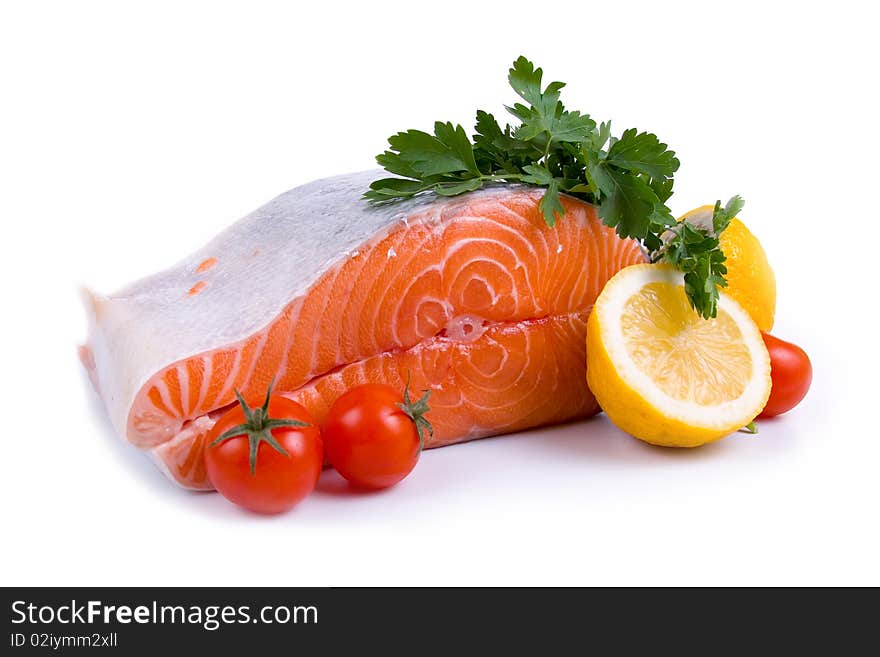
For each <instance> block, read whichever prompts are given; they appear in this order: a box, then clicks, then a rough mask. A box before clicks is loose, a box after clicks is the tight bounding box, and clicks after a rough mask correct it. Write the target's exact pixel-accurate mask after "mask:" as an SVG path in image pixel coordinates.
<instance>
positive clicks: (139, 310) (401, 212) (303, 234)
mask: <svg viewBox="0 0 880 657" xmlns="http://www.w3.org/2000/svg"><path fill="white" fill-rule="evenodd" d="M383 175H386V174H385V173H384V172H382V171H378V170H372V171H364V172H359V173H353V174H347V175H341V176H336V177H332V178H326V179H322V180H317V181H314V182H311V183H308V184H306V185H302V186H301V187H296V188H294V189H292V190H290V191H288V192H285V193H284V194H281V195H280V196H278V197H277V198H275V199H274V200H272V201H270V202H269V203H267V204H266V205H264V206H263V207H261V208H259V209H258V210H256V211H254V212H252V213H251V214H249V215H247V216H246V217H244V218H243V219H240V220H239V221H238V222H236V223H235V224H233V225H232V226H230V227H229V228H227V229H226V230H225V231H223V232H222V233H220V234H219V235H218V236H217V237H215V238H214V239H213V240H211V241H210V242H209V243H208V244H207V245H205V246H204V247H203V248H202V249H199V250H198V251H196V252H195V253H193V254H192V255H190V256H189V257H187V258H184V259H183V260H182V261H181V262H179V263H178V264H176V265H174V266H173V267H171V268H169V269H167V270H165V271H163V272H160V273H158V274H155V275H153V276H149V277H147V278H144V279H142V280H140V281H138V282H136V283H133V284H131V285H129V286H128V287H126V288H124V289H122V290H120V291H119V292H117V293H115V294H112V295H109V296H99V295H96V294H93V293H87V294H86V295H85V296H86V306H87V312H88V315H89V318H90V331H89V339H88V347H87V348H86V349H85V350H84V351H83V352H82V353H83V354H85V355H84V358H83V359H84V362H85V361H88V363H87V367H88V368H89V370H90V375H91V377H92V380H93V381H94V382H95V385H96V388H97V389H98V391H99V393H100V395H101V396H102V398H103V400H104V403H105V405H106V407H107V412H108V414H109V416H110V419H111V422H112V424H113V426H114V428H115V430H116V432H117V433H118V434H119V435H120V436H124V437H127V438H129V439H131V438H132V436H127V435H126V434H127V421H128V416H129V411H130V409H131V406H132V404H133V403H134V400H135V396H136V395H137V393H138V391H139V390H140V389H141V387H142V386H143V385H144V384H145V383H146V382H147V381H148V380H149V378H150V377H151V376H153V375H154V374H156V373H157V372H159V371H160V370H162V369H163V368H165V367H167V366H168V365H169V364H171V363H174V362H176V361H179V360H182V359H184V358H187V357H190V356H193V355H194V354H198V353H202V352H206V351H210V350H213V349H217V348H220V347H223V346H225V345H229V344H232V343H235V342H238V341H240V340H243V339H245V338H247V337H248V336H250V335H252V334H254V333H256V332H257V331H259V330H261V329H262V328H264V327H265V326H266V325H267V324H269V323H270V322H271V321H272V320H273V319H274V318H275V317H276V316H277V315H278V314H279V313H280V312H281V311H282V309H283V308H284V307H285V306H286V305H287V304H288V303H290V301H291V300H293V299H295V298H296V297H298V296H300V295H302V294H304V293H305V292H306V291H307V290H308V289H309V287H310V286H311V285H312V284H314V283H315V282H316V281H317V280H318V278H319V277H320V276H321V275H322V274H323V273H324V272H325V271H327V269H328V268H330V267H331V266H333V265H334V263H336V262H338V261H340V260H341V259H343V258H345V257H349V255H350V254H351V253H352V252H353V251H355V250H357V249H358V248H359V247H361V248H362V245H364V244H365V243H366V242H367V241H368V240H371V239H376V238H378V237H381V236H382V235H384V234H386V233H387V230H388V229H390V228H392V227H394V226H395V225H397V224H398V223H399V222H401V221H405V220H406V219H407V217H409V216H410V215H412V214H413V212H414V211H415V210H416V209H418V208H419V207H423V206H427V205H433V206H434V207H435V208H436V210H437V214H438V215H439V213H440V212H441V211H442V208H443V207H444V206H445V205H446V204H447V203H448V202H450V200H449V199H442V198H438V197H436V196H434V195H427V196H424V197H421V198H417V199H412V200H408V201H403V202H398V203H393V204H389V205H384V206H371V205H370V204H368V203H367V202H366V201H365V200H364V199H363V198H362V195H363V193H364V191H366V189H367V188H368V187H369V184H370V182H372V181H373V180H375V179H377V178H378V177H382V176H383ZM510 188H511V186H510V185H507V186H504V187H493V188H487V189H484V190H480V191H478V192H474V193H473V194H478V195H493V194H503V193H505V190H507V191H509V189H510ZM432 209H433V208H432ZM209 258H216V259H217V261H218V262H217V264H216V265H215V266H213V267H211V268H210V269H208V270H207V271H204V272H202V273H199V272H197V271H196V270H197V269H198V268H199V265H200V264H201V263H202V262H204V261H205V260H207V259H209ZM200 282H204V283H205V286H204V288H203V289H202V290H201V291H200V292H199V293H198V294H194V295H190V294H189V291H190V290H191V288H192V287H193V286H194V285H196V284H197V283H200ZM178 429H179V427H177V428H169V434H168V436H167V437H168V438H171V437H172V436H173V435H174V434H175V433H176V431H177V430H178ZM160 442H161V441H160ZM142 446H143V445H142Z"/></svg>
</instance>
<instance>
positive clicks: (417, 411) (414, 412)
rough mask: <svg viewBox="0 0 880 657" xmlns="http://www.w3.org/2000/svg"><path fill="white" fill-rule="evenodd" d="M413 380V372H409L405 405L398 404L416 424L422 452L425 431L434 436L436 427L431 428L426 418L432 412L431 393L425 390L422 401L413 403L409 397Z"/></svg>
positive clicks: (405, 390) (404, 391) (404, 398)
mask: <svg viewBox="0 0 880 657" xmlns="http://www.w3.org/2000/svg"><path fill="white" fill-rule="evenodd" d="M411 380H412V372H408V373H407V377H406V387H405V388H404V389H403V403H402V404H398V406H399V407H400V409H401V410H402V411H403V412H404V413H406V414H407V415H408V416H409V418H410V419H411V420H412V421H413V422H414V423H415V425H416V431H417V432H418V433H419V451H422V449H423V448H424V446H425V431H426V430H427V432H428V435H429V436H431V437H433V436H434V427H433V426H431V423H430V422H429V421H428V418H426V417H425V413H427V412H428V411H430V410H431V407H430V406H428V398H429V397H430V396H431V391H430V390H424V393H425V394H424V395H422V397H421V399H418V400H416V401H413V400H412V399H411V398H410V396H409V384H410V382H411Z"/></svg>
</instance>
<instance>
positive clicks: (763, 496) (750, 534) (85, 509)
mask: <svg viewBox="0 0 880 657" xmlns="http://www.w3.org/2000/svg"><path fill="white" fill-rule="evenodd" d="M297 5H300V3H278V4H271V3H262V2H241V3H238V4H229V3H222V2H205V3H186V2H170V3H164V2H144V3H120V2H76V3H72V2H59V3H55V4H50V3H46V2H7V3H4V4H3V8H2V9H0V119H2V120H0V221H2V233H0V243H2V258H0V267H2V286H3V287H2V291H3V297H2V307H3V321H2V325H0V326H2V328H0V332H2V338H3V339H2V345H3V347H2V349H3V352H2V353H3V359H2V376H0V393H2V400H3V402H2V404H3V407H2V408H3V419H2V423H3V432H2V436H3V437H2V440H3V448H2V452H0V458H2V476H0V486H2V489H0V491H2V496H0V500H2V502H0V503H2V519H0V520H2V527H3V530H2V534H3V539H2V541H0V552H2V558H0V583H2V584H7V585H9V584H28V585H48V584H96V585H97V584H126V585H135V584H154V585H174V584H179V585H196V584H235V585H243V584H258V585H269V584H287V585H299V584H302V585H328V584H334V585H338V584H874V585H877V584H880V559H878V554H880V541H878V502H880V494H878V470H880V432H878V431H877V419H876V418H877V413H878V408H880V403H878V386H877V372H878V365H880V363H878V347H877V340H876V335H877V326H876V322H875V320H876V317H877V312H876V292H875V289H876V264H875V263H876V260H877V255H876V254H877V247H876V245H875V244H874V240H875V239H876V237H875V236H876V234H877V228H876V227H877V222H878V210H877V208H878V202H877V152H878V147H880V144H878V138H877V130H878V128H877V117H878V115H880V112H878V110H880V108H878V103H877V99H876V95H875V93H876V87H877V70H876V66H877V64H878V61H880V53H878V49H877V34H876V27H877V21H876V17H872V16H869V15H868V13H867V10H866V9H864V8H865V7H868V6H870V3H867V2H864V3H862V2H859V3H855V2H852V3H851V2H840V1H837V2H833V3H822V4H814V3H804V2H798V3H791V4H790V5H789V6H787V7H786V6H784V5H783V3H771V2H761V3H756V4H754V5H750V4H749V3H744V2H735V3H730V4H729V7H728V8H726V9H721V8H718V6H717V3H704V2H701V3H694V4H693V5H682V4H675V3H666V2H662V3H661V2H649V3H622V2H612V1H611V0H607V1H606V2H602V3H591V2H584V1H583V0H581V1H578V2H574V3H564V2H551V3H548V2H544V3H536V2H527V3H516V2H505V3H482V2H473V1H470V2H466V3H456V2H452V1H449V0H447V1H445V2H442V3H430V4H428V3H425V5H424V7H425V8H424V9H422V8H420V7H421V3H417V2H406V3H398V4H386V5H383V3H380V2H364V3H358V5H357V7H356V8H353V7H346V6H344V5H341V4H337V3H334V2H327V1H324V2H315V3H302V5H304V6H302V5H301V6H297ZM493 5H494V6H493ZM520 53H522V54H526V55H527V56H529V57H530V58H532V59H533V60H535V61H536V62H537V63H538V64H540V65H541V66H542V67H543V68H544V70H545V71H546V74H547V76H548V77H549V79H560V80H564V81H566V82H568V87H567V88H566V89H565V91H564V95H563V98H564V100H566V103H567V105H569V106H570V107H571V108H579V109H583V110H585V111H588V112H589V113H590V114H591V115H592V116H594V117H595V118H597V119H604V118H612V119H613V121H614V126H615V127H616V129H617V130H618V131H620V130H622V129H623V128H626V127H630V126H635V127H638V128H640V129H648V130H652V131H654V132H656V133H657V134H658V135H660V136H661V138H662V139H664V140H665V141H667V142H668V143H669V144H670V146H672V147H673V148H674V149H675V150H676V151H677V153H678V155H679V157H680V159H681V161H682V166H681V169H680V170H679V172H678V175H677V176H676V194H675V195H674V197H673V198H672V200H671V206H672V209H673V211H674V212H676V213H681V212H683V211H685V210H687V209H689V208H691V207H694V206H696V205H701V204H703V203H711V202H713V201H714V200H715V199H716V198H724V199H726V198H727V197H728V196H730V195H732V194H734V193H739V194H742V195H743V196H744V197H745V198H746V200H747V205H746V209H745V211H744V212H743V213H742V214H741V217H742V219H743V220H744V221H745V222H746V223H747V225H749V226H750V227H751V228H752V230H753V231H754V232H755V233H756V234H757V235H758V236H759V237H760V239H761V241H762V242H763V244H764V246H765V248H766V250H767V252H768V254H769V257H770V259H771V263H772V264H773V265H774V268H775V270H776V276H777V280H778V289H779V302H778V314H777V323H776V328H775V330H774V333H776V334H777V335H778V336H780V337H783V338H787V339H790V340H792V341H795V342H797V343H799V344H801V345H802V346H804V347H805V348H806V349H807V351H808V352H809V353H810V355H811V356H812V359H813V365H814V384H813V389H812V391H811V392H810V395H809V397H808V398H807V400H806V401H805V402H804V403H803V404H802V405H801V406H800V407H799V408H798V409H797V410H796V411H795V412H793V413H791V414H790V415H789V416H786V417H784V418H781V419H778V420H777V421H774V422H762V423H761V433H760V435H759V436H757V437H748V436H744V435H737V436H733V437H731V438H728V439H726V440H724V441H722V442H721V443H718V444H716V445H712V446H708V447H705V448H701V449H698V450H694V451H674V450H662V449H658V448H652V447H648V446H646V445H643V444H641V443H639V442H638V441H636V440H634V439H632V438H630V437H628V436H626V435H624V434H622V433H621V432H619V431H618V430H616V429H615V428H614V427H613V426H611V425H610V424H609V423H608V421H607V420H606V419H605V418H604V417H600V418H596V419H593V420H589V421H585V422H580V423H576V424H573V425H570V426H565V427H562V428H552V429H542V430H537V431H532V432H529V433H526V434H521V435H516V436H507V437H502V438H493V439H489V440H484V441H479V442H476V443H471V444H467V445H462V446H456V447H450V448H446V449H443V450H435V451H431V452H428V453H426V454H424V456H423V458H422V461H421V463H420V464H419V466H418V468H417V469H416V470H415V471H414V473H413V475H412V476H411V477H410V478H409V479H408V480H406V481H405V482H404V483H403V484H401V485H399V486H398V487H396V488H394V489H393V490H389V491H387V492H382V493H376V494H371V495H352V494H350V493H349V492H348V491H347V489H346V488H345V487H344V486H343V485H342V484H341V481H340V480H339V479H338V478H337V477H336V475H334V474H333V473H332V472H326V473H325V474H324V475H323V477H322V480H321V482H320V484H319V490H318V492H316V493H315V494H314V495H312V496H311V497H310V498H309V499H307V500H306V501H305V502H304V503H303V504H302V505H301V506H300V507H299V508H297V509H296V510H294V511H293V512H291V513H289V514H286V515H283V516H280V517H274V518H263V517H255V516H252V515H248V514H246V513H244V512H241V511H239V510H237V509H236V508H234V507H233V506H232V505H230V504H227V503H226V502H225V501H224V500H223V499H221V498H220V497H219V496H218V495H215V494H193V493H188V492H185V491H183V490H179V489H177V488H175V487H173V486H171V485H170V484H169V483H168V482H167V481H166V480H165V479H164V478H163V477H162V475H161V474H160V473H159V472H158V471H155V470H154V469H153V466H152V465H151V464H150V463H149V462H148V461H147V459H146V458H144V457H143V456H142V455H141V454H139V453H138V452H137V451H136V450H135V449H134V448H131V447H129V446H127V445H126V444H124V443H123V442H122V441H121V440H120V439H119V438H117V437H116V436H114V435H112V432H111V430H110V428H109V426H108V424H107V422H106V421H105V419H104V415H103V410H102V409H101V407H100V403H99V401H98V400H97V398H96V397H95V395H94V393H93V392H92V391H91V389H90V388H89V387H88V385H87V382H86V378H85V376H84V375H83V373H82V371H81V368H80V366H79V363H78V361H77V358H76V345H77V344H78V342H79V341H81V340H82V339H83V338H84V336H85V330H86V324H85V316H84V313H83V311H82V308H81V305H80V301H79V297H78V293H77V288H78V286H79V285H81V284H88V285H89V286H91V287H94V288H95V289H97V290H99V291H103V292H110V291H113V290H114V289H116V288H118V287H120V286H121V285H123V284H125V283H127V282H129V281H131V280H133V279H136V278H139V277H141V276H144V275H147V274H150V273H152V272H154V271H157V270H159V269H161V268H163V267H166V266H168V265H171V264H172V263H174V262H175V261H176V260H178V259H179V258H181V257H183V256H184V255H186V254H187V253H188V252H190V251H191V250H193V249H195V248H196V247H198V246H200V245H201V244H202V243H203V242H205V241H206V240H207V239H209V238H210V237H212V236H213V235H214V234H215V233H217V232H219V231H220V230H221V229H222V228H223V227H225V226H226V225H228V224H229V223H231V222H232V221H234V220H235V219H237V218H238V217H240V216H242V215H243V214H245V213H247V212H248V211H250V210H252V209H254V208H255V207H257V206H259V205H261V204H262V203H264V202H265V201H267V200H268V199H270V198H271V197H273V196H275V195H276V194H278V193H280V192H282V191H284V190H286V189H288V188H290V187H293V186H295V185H298V184H301V183H304V182H307V181H309V180H312V179H314V178H319V177H322V176H327V175H332V174H336V173H342V172H347V171H353V170H359V169H364V168H368V167H371V166H373V160H372V158H373V156H374V155H375V154H376V153H377V152H379V151H380V150H381V149H382V148H383V146H384V144H385V139H386V137H387V136H388V135H389V134H391V133H392V132H394V131H397V130H401V129H406V128H411V127H420V128H428V127H430V125H431V122H432V121H433V120H435V119H444V120H447V119H449V120H454V121H457V122H462V123H465V125H467V126H470V124H471V121H472V112H473V110H474V109H475V108H476V107H477V106H481V107H485V108H487V109H492V110H495V111H496V112H497V114H499V115H500V114H501V113H502V112H503V110H502V105H503V104H504V103H505V102H510V101H511V100H512V96H511V92H510V91H509V90H508V89H507V87H506V79H505V78H506V71H507V68H508V66H509V64H510V62H511V61H512V60H513V59H514V58H515V57H516V56H517V55H519V54H520Z"/></svg>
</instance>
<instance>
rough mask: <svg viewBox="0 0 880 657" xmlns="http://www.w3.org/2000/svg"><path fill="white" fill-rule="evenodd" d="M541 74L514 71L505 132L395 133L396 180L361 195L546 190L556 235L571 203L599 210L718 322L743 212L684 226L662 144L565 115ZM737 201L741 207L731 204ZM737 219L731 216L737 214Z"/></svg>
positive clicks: (442, 129) (481, 115)
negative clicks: (734, 223) (674, 208)
mask: <svg viewBox="0 0 880 657" xmlns="http://www.w3.org/2000/svg"><path fill="white" fill-rule="evenodd" d="M542 77H543V71H542V70H541V69H540V68H536V67H535V66H534V64H532V62H530V61H529V60H527V59H526V58H525V57H520V58H519V59H517V60H516V61H515V62H514V63H513V67H512V68H511V69H510V72H509V75H508V82H509V83H510V86H511V87H512V88H513V90H514V91H515V92H516V94H517V95H518V96H519V98H520V99H521V100H522V101H524V102H516V103H515V104H514V105H512V106H510V107H507V108H506V109H507V111H508V112H509V113H510V114H512V115H513V116H514V117H516V118H517V119H518V120H519V124H518V125H513V126H511V125H509V124H507V125H505V126H504V127H503V128H502V127H501V124H499V123H498V120H497V119H496V118H495V117H494V116H493V115H492V114H490V113H488V112H486V111H484V110H478V111H477V117H476V126H475V129H474V130H475V134H474V135H473V136H472V137H469V136H468V134H467V133H466V132H465V130H464V128H462V127H461V126H460V125H453V124H452V123H442V122H440V121H438V122H437V123H435V124H434V133H433V134H429V133H427V132H423V131H421V130H407V131H405V132H399V133H397V134H395V135H393V136H391V137H390V138H389V139H388V143H389V148H388V150H386V151H385V152H384V153H382V154H381V155H379V156H377V157H376V160H377V162H378V163H379V164H380V165H381V166H382V167H383V168H384V169H385V170H386V171H388V172H389V173H392V174H394V176H395V177H393V178H383V179H380V180H376V181H375V182H373V183H372V184H371V185H370V189H369V190H368V191H367V192H366V193H365V194H364V196H365V198H367V199H368V200H369V201H371V202H373V203H383V202H390V201H395V200H398V199H404V198H410V197H412V196H415V195H416V194H421V193H423V192H429V191H430V192H434V193H435V194H439V195H441V196H456V195H458V194H463V193H465V192H471V191H474V190H477V189H479V188H481V187H482V186H483V185H484V184H486V183H492V182H520V183H526V184H531V185H538V186H541V187H545V188H546V191H545V192H544V196H543V198H542V199H541V202H540V209H541V212H542V213H543V215H544V220H545V221H546V222H547V224H548V225H550V226H553V225H554V224H555V223H556V221H557V220H558V219H559V218H561V217H562V216H563V215H564V214H565V209H564V206H563V205H562V202H561V200H560V195H561V194H563V193H565V194H568V195H571V196H574V197H577V198H580V199H582V200H584V201H587V202H588V203H593V204H595V205H596V206H597V207H598V212H599V217H600V218H601V219H602V221H603V222H604V223H605V224H606V225H608V226H611V227H613V228H614V229H615V230H616V231H617V234H618V235H620V236H621V237H630V238H633V239H636V240H639V241H640V242H641V243H642V244H643V245H644V246H645V248H646V249H647V250H648V252H649V253H650V254H651V256H652V260H653V261H655V262H659V261H663V262H669V263H672V264H674V265H675V266H676V267H678V268H679V269H681V270H682V271H683V272H684V274H685V289H686V292H687V295H688V298H689V299H690V302H691V305H692V306H693V307H694V309H695V310H696V311H697V312H698V313H699V314H700V315H702V316H703V317H706V318H710V317H715V315H716V313H717V301H718V287H723V286H725V285H726V284H727V282H726V281H725V279H724V274H725V273H726V271H727V270H726V269H725V267H724V254H723V253H722V252H721V249H720V248H719V245H718V234H720V233H721V231H722V230H724V228H725V227H726V225H727V223H729V222H730V219H731V218H732V217H733V216H734V214H736V211H738V210H739V208H741V207H742V201H741V199H739V197H734V199H731V201H730V202H729V203H728V204H727V205H726V206H725V207H724V208H721V205H720V202H719V203H716V206H715V212H714V215H713V227H712V228H709V227H697V226H693V225H690V224H684V225H679V224H677V223H676V221H675V218H674V217H673V216H672V213H671V212H670V211H669V208H668V207H666V201H667V200H668V199H669V197H670V196H671V195H672V186H673V176H674V174H675V172H676V171H677V170H678V167H679V161H678V159H677V158H676V157H675V152H674V151H671V150H669V148H668V147H667V145H666V144H664V143H663V142H661V141H660V140H659V139H658V138H657V136H656V135H654V134H652V133H650V132H639V131H637V130H636V129H629V130H625V131H624V132H623V133H622V134H621V135H620V137H614V136H612V134H611V123H610V122H603V123H599V124H597V123H596V122H595V121H594V120H593V119H592V118H590V116H589V115H588V114H581V113H580V112H578V111H570V110H567V109H565V106H564V105H563V104H562V101H561V100H560V99H559V98H560V92H561V90H562V88H563V87H564V86H565V84H564V83H562V82H551V83H549V84H548V85H547V86H546V87H543V88H542ZM734 201H736V202H734ZM731 212H732V214H731Z"/></svg>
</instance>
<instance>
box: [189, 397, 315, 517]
mask: <svg viewBox="0 0 880 657" xmlns="http://www.w3.org/2000/svg"><path fill="white" fill-rule="evenodd" d="M271 391H272V389H271V386H270V388H269V391H268V392H267V393H266V401H265V402H264V403H263V406H262V407H258V408H251V407H249V406H248V405H247V403H246V402H245V401H244V399H242V398H241V396H238V400H239V405H238V406H236V407H235V408H232V409H230V410H229V411H227V412H226V413H225V414H223V415H222V416H221V417H220V419H219V420H217V423H216V424H215V425H214V426H213V427H212V428H211V431H210V432H209V433H208V436H207V439H206V442H205V466H206V469H207V472H208V477H209V478H210V480H211V483H212V484H214V487H215V488H216V489H217V490H218V491H220V493H221V494H222V495H223V496H224V497H225V498H226V499H228V500H230V501H231V502H234V503H235V504H238V505H239V506H243V507H244V508H246V509H250V510H251V511H256V512H258V513H280V512H281V511H286V510H287V509H289V508H291V507H292V506H294V505H295V504H296V503H297V502H299V501H300V500H302V499H303V498H304V497H306V496H307V495H308V494H309V493H311V492H312V490H313V489H314V488H315V483H316V482H317V481H318V475H320V474H321V468H322V466H323V462H324V453H323V452H324V448H323V443H322V441H321V432H320V431H319V429H318V425H317V424H316V423H315V421H314V419H313V418H312V417H311V416H310V415H309V412H308V411H307V410H306V409H305V408H303V407H302V406H300V405H299V404H297V403H296V402H294V401H291V400H290V399H287V398H286V397H279V396H275V395H272V394H271ZM236 395H238V393H236Z"/></svg>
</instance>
